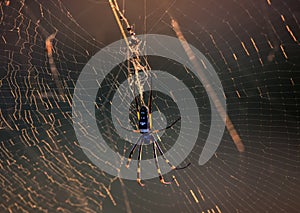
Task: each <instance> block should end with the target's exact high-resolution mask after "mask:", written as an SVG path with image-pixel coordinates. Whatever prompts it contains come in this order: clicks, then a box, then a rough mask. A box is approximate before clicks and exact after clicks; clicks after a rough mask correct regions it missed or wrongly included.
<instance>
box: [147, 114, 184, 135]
mask: <svg viewBox="0 0 300 213" xmlns="http://www.w3.org/2000/svg"><path fill="white" fill-rule="evenodd" d="M180 119H181V118H180V117H179V118H177V119H176V120H175V121H174V122H173V123H171V124H170V125H169V126H167V127H166V128H163V129H157V130H154V131H152V133H158V132H161V131H163V130H166V129H170V128H171V127H172V126H174V125H175V124H176V123H177V122H178V121H179V120H180Z"/></svg>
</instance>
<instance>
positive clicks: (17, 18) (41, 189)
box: [0, 0, 300, 212]
mask: <svg viewBox="0 0 300 213" xmlns="http://www.w3.org/2000/svg"><path fill="white" fill-rule="evenodd" d="M119 6H120V7H121V9H124V11H125V16H126V17H127V18H128V20H129V21H130V22H131V23H132V24H133V25H134V27H135V31H136V33H137V34H145V33H151V34H164V35H169V36H174V37H176V34H175V33H174V31H173V29H172V27H171V19H170V16H172V17H174V18H175V19H176V20H177V21H178V23H179V25H180V27H181V30H182V32H183V34H184V36H185V38H186V39H187V41H188V42H189V43H190V44H192V45H194V46H195V47H196V48H197V49H198V50H199V51H201V52H202V53H203V54H204V55H205V56H206V57H207V59H208V60H209V61H210V63H211V64H212V65H213V66H214V68H215V70H216V72H217V73H218V75H219V78H220V80H221V82H222V85H223V88H224V92H225V96H226V102H227V111H228V115H229V116H230V118H231V120H232V122H233V124H234V126H235V128H236V130H237V131H238V133H239V135H240V137H241V138H242V141H243V143H244V145H245V148H246V150H245V152H244V153H239V152H238V151H237V150H236V147H235V146H234V143H233V142H232V139H231V137H230V135H229V134H228V132H227V131H225V133H224V137H223V139H222V142H221V145H220V147H219V148H218V150H217V152H216V154H215V155H214V157H213V158H212V159H211V160H210V161H209V162H207V163H206V164H205V165H204V166H199V165H198V158H199V155H200V153H201V150H202V147H203V143H204V141H205V138H199V141H198V142H197V144H196V146H195V148H194V150H193V152H192V153H191V154H190V156H189V157H188V159H187V161H190V162H191V163H192V165H191V166H190V167H189V168H187V169H186V170H183V171H180V172H174V173H171V174H167V175H166V178H169V179H170V178H171V176H172V175H175V176H176V179H177V180H178V182H179V183H180V186H179V187H178V186H177V185H176V184H172V185H171V186H167V187H165V186H162V185H161V184H160V183H159V181H158V180H157V179H153V180H147V185H146V187H144V188H141V187H140V186H138V184H137V183H136V182H135V181H128V180H120V179H118V178H116V177H111V176H110V175H108V174H106V173H104V172H103V171H101V170H100V169H99V168H97V167H96V166H95V165H93V164H92V162H90V160H89V159H88V158H87V157H86V156H85V155H84V153H83V151H82V148H81V147H80V146H79V143H78V141H77V139H76V136H75V132H74V129H73V126H72V125H73V124H72V94H73V91H74V87H75V84H76V80H77V78H78V76H79V74H80V72H81V70H82V69H83V67H84V65H85V64H86V63H87V62H88V61H89V59H90V58H91V57H92V56H93V55H94V54H95V53H97V52H98V51H99V50H101V48H103V47H105V46H106V45H108V44H110V43H112V42H114V41H117V40H119V39H121V38H122V37H121V34H120V31H119V29H118V26H117V24H116V20H115V19H114V16H113V13H112V11H111V8H110V6H109V3H108V1H104V0H99V1H96V0H88V1H79V0H72V1H71V0H62V1H60V0H49V1H38V0H32V1H3V0H2V1H1V7H0V33H1V38H0V67H1V70H0V98H1V101H0V106H1V110H0V122H1V123H0V125H1V126H0V170H1V173H0V184H1V198H0V212H47V211H48V212H100V211H103V212H166V211H167V212H169V211H170V212H171V211H173V212H299V208H300V204H299V196H300V187H299V183H300V181H299V175H300V174H299V165H300V164H299V163H300V153H299V152H300V147H299V144H300V143H299V142H300V140H299V120H300V119H299V117H300V113H299V111H300V110H299V105H300V103H299V101H300V97H299V80H300V77H299V76H300V75H299V72H300V69H299V68H300V62H299V61H300V55H299V37H300V27H299V21H300V20H299V19H300V15H299V13H300V4H299V1H297V0H289V1H284V2H283V1H279V0H265V1H258V0H255V1H246V0H241V1H235V0H223V1H220V0H219V1H218V0H213V1H209V2H207V1H202V0H199V1H194V0H187V1H183V0H178V1H171V0H160V1H158V0H151V1H150V0H132V1H125V0H123V1H119ZM51 34H55V38H54V39H53V40H52V45H53V48H52V50H53V54H52V57H53V60H54V61H53V62H54V63H53V64H54V65H55V69H54V70H53V69H51V64H50V61H49V50H47V47H46V44H45V42H46V40H47V38H48V37H49V36H50V35H51ZM154 63H155V62H154ZM157 63H158V61H156V65H155V66H158V67H159V65H157ZM162 63H166V62H162ZM162 67H163V68H165V69H174V68H176V69H178V72H179V71H180V69H182V68H180V66H178V65H174V64H173V63H166V64H163V65H162ZM52 68H53V67H52ZM55 70H56V71H55ZM112 73H113V72H112ZM196 83H197V82H194V84H192V85H190V87H191V90H193V89H194V90H195V94H196V95H195V96H197V94H198V95H199V96H197V97H196V98H199V101H201V100H202V96H200V95H201V94H202V93H203V91H202V90H201V85H198V86H199V87H200V89H199V90H198V89H197V88H198V86H197V84H196ZM203 102H205V99H203ZM159 105H160V103H159V101H157V106H158V108H159ZM199 107H201V106H199ZM202 113H203V116H204V117H205V114H206V113H207V111H205V110H204V111H203V112H202ZM208 119H209V118H208ZM103 121H104V122H103V123H102V127H101V126H100V127H99V128H102V132H104V133H105V134H106V137H107V138H111V140H112V139H114V137H115V134H114V133H112V132H111V130H112V127H111V126H109V125H108V124H109V121H107V123H106V121H105V119H104V120H103ZM204 121H205V119H204ZM207 124H209V121H207ZM203 125H204V128H201V130H200V131H201V134H203V135H206V134H207V130H208V127H207V126H206V127H205V125H206V123H205V122H204V124H203ZM170 134H171V133H170ZM174 137H175V136H174ZM171 138H172V137H171ZM113 143H114V144H115V145H116V146H118V145H120V144H121V147H122V143H121V142H120V141H114V142H113ZM126 148H128V147H126ZM193 195H195V197H196V198H197V199H195V198H194V196H193Z"/></svg>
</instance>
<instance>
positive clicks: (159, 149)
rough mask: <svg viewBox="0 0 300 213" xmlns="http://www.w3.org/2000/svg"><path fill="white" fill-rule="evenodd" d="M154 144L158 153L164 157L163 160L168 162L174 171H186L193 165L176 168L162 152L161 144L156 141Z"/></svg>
mask: <svg viewBox="0 0 300 213" xmlns="http://www.w3.org/2000/svg"><path fill="white" fill-rule="evenodd" d="M154 143H155V144H156V146H157V148H158V151H159V152H160V154H161V156H162V157H163V159H164V160H165V161H166V163H167V164H168V165H169V166H170V167H171V169H172V170H180V169H185V168H186V167H188V166H189V165H191V163H188V164H187V165H186V166H184V167H176V166H174V165H173V164H171V163H170V161H169V160H168V159H167V158H166V156H165V154H164V152H163V151H162V149H161V148H160V146H159V144H158V143H157V141H156V140H154Z"/></svg>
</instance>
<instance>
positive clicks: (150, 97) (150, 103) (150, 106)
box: [148, 77, 152, 129]
mask: <svg viewBox="0 0 300 213" xmlns="http://www.w3.org/2000/svg"><path fill="white" fill-rule="evenodd" d="M148 109H149V121H150V129H152V77H151V83H150V94H149V99H148Z"/></svg>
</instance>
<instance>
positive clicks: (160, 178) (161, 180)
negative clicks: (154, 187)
mask: <svg viewBox="0 0 300 213" xmlns="http://www.w3.org/2000/svg"><path fill="white" fill-rule="evenodd" d="M153 140H154V139H153ZM156 148H157V147H156V143H155V140H154V141H153V155H154V159H155V165H156V168H157V173H158V175H159V180H160V182H161V183H162V184H171V182H166V181H165V180H164V177H163V176H162V174H161V171H160V168H159V164H158V159H157V153H156Z"/></svg>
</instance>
